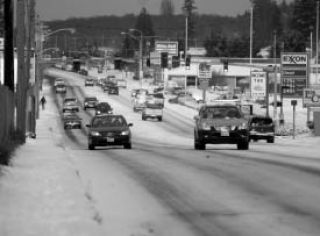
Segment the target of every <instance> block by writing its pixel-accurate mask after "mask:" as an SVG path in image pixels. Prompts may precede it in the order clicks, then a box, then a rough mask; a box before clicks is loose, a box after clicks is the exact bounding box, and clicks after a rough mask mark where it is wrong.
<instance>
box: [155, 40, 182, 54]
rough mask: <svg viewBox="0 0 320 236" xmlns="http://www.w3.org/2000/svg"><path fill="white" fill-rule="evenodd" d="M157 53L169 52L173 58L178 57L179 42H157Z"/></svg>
mask: <svg viewBox="0 0 320 236" xmlns="http://www.w3.org/2000/svg"><path fill="white" fill-rule="evenodd" d="M155 51H156V52H159V53H160V54H161V53H162V52H167V53H168V54H169V55H171V56H178V41H156V42H155Z"/></svg>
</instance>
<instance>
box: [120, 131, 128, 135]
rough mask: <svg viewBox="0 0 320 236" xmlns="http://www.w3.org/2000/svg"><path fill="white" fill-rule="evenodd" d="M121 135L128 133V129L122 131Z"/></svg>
mask: <svg viewBox="0 0 320 236" xmlns="http://www.w3.org/2000/svg"><path fill="white" fill-rule="evenodd" d="M121 135H129V130H125V131H122V132H121Z"/></svg>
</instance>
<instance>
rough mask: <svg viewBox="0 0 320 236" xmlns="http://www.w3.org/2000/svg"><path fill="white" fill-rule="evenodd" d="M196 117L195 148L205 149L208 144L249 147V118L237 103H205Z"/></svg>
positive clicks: (243, 148)
mask: <svg viewBox="0 0 320 236" xmlns="http://www.w3.org/2000/svg"><path fill="white" fill-rule="evenodd" d="M194 119H195V128H194V148H195V149H199V150H203V149H205V148H206V144H237V148H238V149H241V150H247V149H249V129H248V119H246V118H245V117H244V115H243V114H242V112H241V110H240V108H239V107H238V106H237V105H233V104H215V105H203V106H202V107H201V108H200V110H199V115H197V116H195V118H194Z"/></svg>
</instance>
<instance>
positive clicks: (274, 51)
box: [273, 31, 278, 127]
mask: <svg viewBox="0 0 320 236" xmlns="http://www.w3.org/2000/svg"><path fill="white" fill-rule="evenodd" d="M273 37H274V39H273V60H274V84H273V85H274V89H273V93H274V94H273V119H274V121H275V124H276V127H278V122H277V120H278V119H277V103H278V102H277V32H276V31H273Z"/></svg>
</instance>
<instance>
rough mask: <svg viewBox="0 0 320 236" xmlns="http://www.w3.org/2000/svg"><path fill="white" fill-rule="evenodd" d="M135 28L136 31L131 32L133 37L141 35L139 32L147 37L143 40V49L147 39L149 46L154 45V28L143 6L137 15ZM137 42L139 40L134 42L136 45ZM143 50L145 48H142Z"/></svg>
mask: <svg viewBox="0 0 320 236" xmlns="http://www.w3.org/2000/svg"><path fill="white" fill-rule="evenodd" d="M135 29H137V30H138V32H137V31H134V32H133V34H134V35H135V37H137V38H139V37H140V36H141V33H142V35H143V36H145V37H146V36H147V37H148V40H143V49H145V48H146V47H147V45H146V42H147V41H149V42H150V44H151V47H153V45H154V38H153V36H154V35H155V34H154V30H153V24H152V20H151V16H150V15H149V14H148V12H147V9H146V8H145V7H143V8H142V9H141V12H140V14H139V16H138V17H137V21H136V24H135ZM139 31H140V32H139ZM138 43H139V42H137V43H136V45H137V46H138V45H139V44H138ZM137 48H138V47H137ZM143 52H145V50H143Z"/></svg>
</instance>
